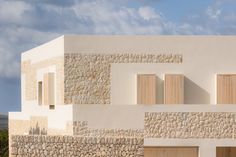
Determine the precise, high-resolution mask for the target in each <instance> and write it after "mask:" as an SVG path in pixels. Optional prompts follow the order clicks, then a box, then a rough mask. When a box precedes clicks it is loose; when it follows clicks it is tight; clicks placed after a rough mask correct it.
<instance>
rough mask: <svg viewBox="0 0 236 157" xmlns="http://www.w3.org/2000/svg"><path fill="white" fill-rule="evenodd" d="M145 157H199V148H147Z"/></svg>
mask: <svg viewBox="0 0 236 157" xmlns="http://www.w3.org/2000/svg"><path fill="white" fill-rule="evenodd" d="M144 157H198V147H146V148H144Z"/></svg>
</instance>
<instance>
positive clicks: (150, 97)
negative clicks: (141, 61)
mask: <svg viewBox="0 0 236 157" xmlns="http://www.w3.org/2000/svg"><path fill="white" fill-rule="evenodd" d="M156 91H157V90H156V75H155V74H139V75H137V103H138V104H156Z"/></svg>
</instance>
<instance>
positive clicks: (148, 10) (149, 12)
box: [138, 6, 160, 20]
mask: <svg viewBox="0 0 236 157" xmlns="http://www.w3.org/2000/svg"><path fill="white" fill-rule="evenodd" d="M138 12H139V15H140V16H141V17H142V18H143V19H145V20H151V19H155V18H158V19H160V16H159V14H157V13H156V11H155V9H154V8H152V7H149V6H145V7H140V8H139V10H138Z"/></svg>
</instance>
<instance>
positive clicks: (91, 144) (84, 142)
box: [11, 135, 144, 157]
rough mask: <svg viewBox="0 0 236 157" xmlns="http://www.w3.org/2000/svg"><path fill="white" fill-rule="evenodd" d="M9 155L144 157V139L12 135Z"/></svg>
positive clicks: (41, 156)
mask: <svg viewBox="0 0 236 157" xmlns="http://www.w3.org/2000/svg"><path fill="white" fill-rule="evenodd" d="M11 140H12V144H11V150H12V151H11V156H21V157H22V156H23V157H25V156H27V157H44V156H47V157H54V156H55V157H69V156H70V157H75V156H78V157H143V143H144V141H143V138H92V137H75V136H74V137H73V136H19V135H17V136H12V137H11Z"/></svg>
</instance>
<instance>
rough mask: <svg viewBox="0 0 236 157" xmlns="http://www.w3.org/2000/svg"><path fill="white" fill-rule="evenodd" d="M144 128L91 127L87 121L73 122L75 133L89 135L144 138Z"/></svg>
mask: <svg viewBox="0 0 236 157" xmlns="http://www.w3.org/2000/svg"><path fill="white" fill-rule="evenodd" d="M143 133H144V131H143V130H142V129H91V128H88V123H87V122H86V121H83V122H81V121H77V122H74V124H73V135H79V136H87V137H138V138H143Z"/></svg>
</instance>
